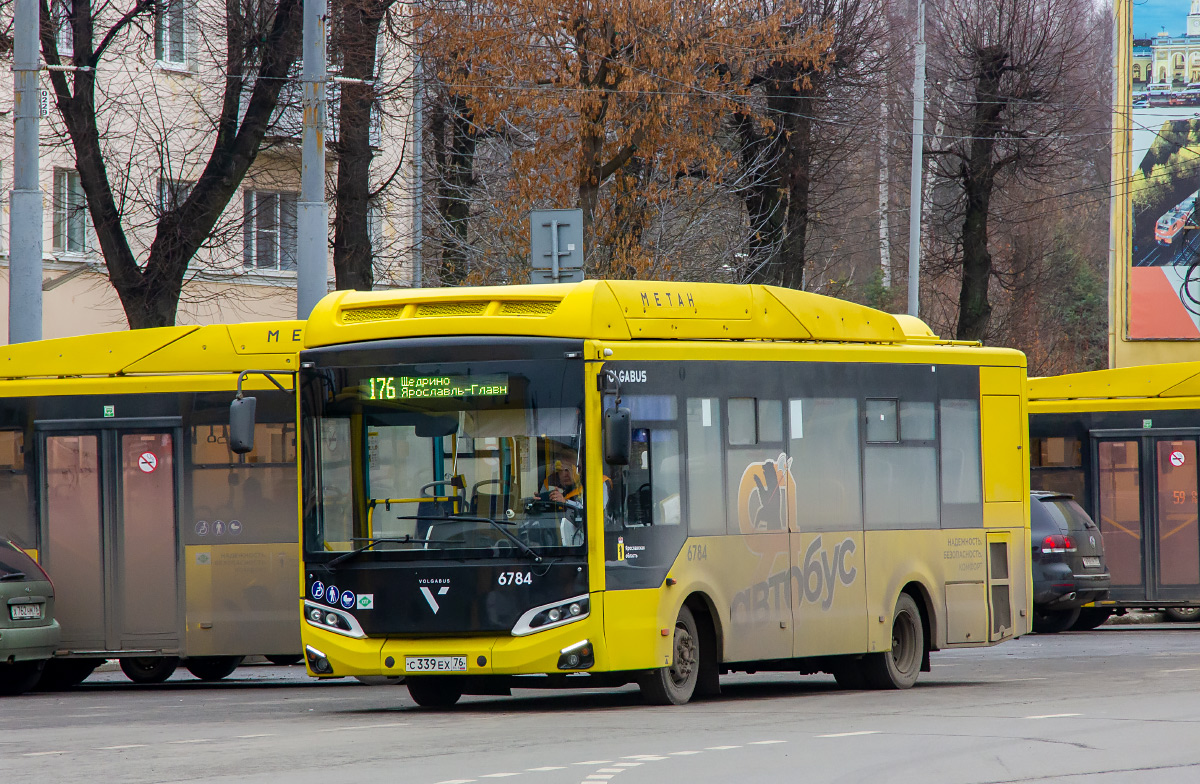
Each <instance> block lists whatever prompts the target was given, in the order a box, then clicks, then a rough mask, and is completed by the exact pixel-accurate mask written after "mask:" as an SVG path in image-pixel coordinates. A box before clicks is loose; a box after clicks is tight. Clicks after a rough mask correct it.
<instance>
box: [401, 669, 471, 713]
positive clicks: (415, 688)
mask: <svg viewBox="0 0 1200 784" xmlns="http://www.w3.org/2000/svg"><path fill="white" fill-rule="evenodd" d="M405 683H406V685H407V686H408V696H410V697H412V699H413V702H415V703H417V704H418V705H420V706H421V707H422V708H449V707H450V706H451V705H453V704H454V703H456V702H458V700H459V698H460V697H462V693H463V683H462V680H461V679H460V678H457V677H455V676H453V675H418V676H415V677H414V676H409V677H408V678H405Z"/></svg>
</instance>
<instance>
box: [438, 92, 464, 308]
mask: <svg viewBox="0 0 1200 784" xmlns="http://www.w3.org/2000/svg"><path fill="white" fill-rule="evenodd" d="M430 126H431V130H432V132H433V148H434V162H435V164H436V165H437V172H438V188H437V190H438V198H437V204H438V214H439V215H440V216H441V219H442V222H443V223H444V224H445V225H446V228H447V229H449V231H448V232H446V236H445V237H444V238H443V240H442V265H441V272H440V278H441V282H442V284H443V285H447V286H458V285H462V283H463V282H464V281H465V280H466V279H467V273H468V272H469V262H470V254H469V252H468V248H469V246H468V244H467V226H468V220H469V219H470V217H471V193H470V190H471V186H472V185H473V184H474V182H475V174H474V165H475V133H474V129H473V127H472V121H471V110H470V108H469V107H468V106H467V101H466V99H465V98H463V97H461V96H455V95H449V96H447V97H446V99H445V103H444V104H443V105H442V106H441V107H439V108H437V109H436V110H435V111H434V112H433V116H432V117H431V118H430Z"/></svg>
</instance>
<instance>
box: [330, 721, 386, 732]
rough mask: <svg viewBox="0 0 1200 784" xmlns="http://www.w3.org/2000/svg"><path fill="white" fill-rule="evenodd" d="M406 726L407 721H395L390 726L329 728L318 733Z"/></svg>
mask: <svg viewBox="0 0 1200 784" xmlns="http://www.w3.org/2000/svg"><path fill="white" fill-rule="evenodd" d="M406 726H408V722H407V721H396V722H392V723H390V724H357V725H355V726H353V727H330V728H328V729H324V730H318V732H347V731H350V730H379V729H384V728H386V727H406Z"/></svg>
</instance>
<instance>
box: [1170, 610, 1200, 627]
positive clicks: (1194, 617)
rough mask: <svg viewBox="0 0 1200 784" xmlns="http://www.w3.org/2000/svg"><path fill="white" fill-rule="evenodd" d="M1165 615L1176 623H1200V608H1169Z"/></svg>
mask: <svg viewBox="0 0 1200 784" xmlns="http://www.w3.org/2000/svg"><path fill="white" fill-rule="evenodd" d="M1163 615H1164V616H1166V619H1167V620H1168V621H1174V622H1175V623H1195V622H1196V621H1200V607H1168V608H1167V609H1166V611H1165V612H1163Z"/></svg>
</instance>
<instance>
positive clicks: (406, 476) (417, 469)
mask: <svg viewBox="0 0 1200 784" xmlns="http://www.w3.org/2000/svg"><path fill="white" fill-rule="evenodd" d="M429 453H430V443H429V439H428V438H420V437H418V436H417V433H416V430H415V429H414V428H412V427H408V426H385V427H371V428H368V429H367V456H368V460H367V465H368V466H370V469H369V474H368V485H367V488H368V493H369V497H370V498H371V499H374V500H375V501H376V502H377V503H378V502H383V503H384V506H383V507H379V508H378V509H377V510H376V512H375V513H374V514H372V516H371V529H372V530H371V536H373V537H400V536H404V535H406V534H408V535H416V533H417V530H418V526H417V524H416V521H415V520H398V519H397V517H399V516H404V515H412V514H413V511H412V510H413V506H412V505H411V503H401V504H400V505H399V506H395V505H392V504H390V503H387V502H388V501H389V500H393V499H409V498H412V497H414V496H416V494H417V491H418V489H419V488H420V487H422V486H423V485H425V484H427V483H428V482H432V481H433V462H432V460H431V459H430V454H429ZM446 489H447V488H442V487H435V488H433V493H434V494H435V495H440V494H442V493H443V492H444V491H445V490H446ZM388 506H391V509H387V507H388ZM393 510H396V511H393Z"/></svg>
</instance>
